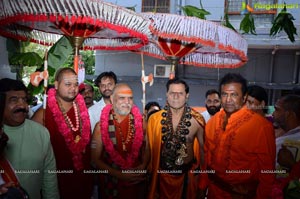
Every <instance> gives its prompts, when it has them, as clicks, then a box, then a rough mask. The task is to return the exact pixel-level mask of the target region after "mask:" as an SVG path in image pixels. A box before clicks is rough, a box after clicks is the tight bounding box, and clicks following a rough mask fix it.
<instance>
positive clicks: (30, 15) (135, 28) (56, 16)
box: [0, 0, 150, 71]
mask: <svg viewBox="0 0 300 199" xmlns="http://www.w3.org/2000/svg"><path fill="white" fill-rule="evenodd" d="M0 8H1V10H2V11H1V13H0V35H2V36H5V37H11V38H15V39H18V40H29V41H32V42H37V43H40V44H46V45H52V44H53V43H55V42H56V41H57V39H59V38H58V37H57V36H61V35H65V36H67V37H68V38H69V40H70V41H71V43H72V45H73V47H74V50H75V56H74V69H75V70H76V71H78V59H79V49H80V48H82V49H88V50H97V49H105V50H133V49H136V48H139V47H142V46H144V45H145V44H147V43H148V36H149V35H150V31H149V28H148V26H149V23H150V21H149V20H148V19H145V18H143V17H142V16H140V15H139V14H137V13H135V12H134V11H132V10H129V9H126V8H124V7H120V6H117V5H114V4H110V3H106V2H103V1H101V0H92V1H87V0H60V1H58V0H55V1H53V0H2V1H0ZM45 33H47V34H46V35H45Z"/></svg>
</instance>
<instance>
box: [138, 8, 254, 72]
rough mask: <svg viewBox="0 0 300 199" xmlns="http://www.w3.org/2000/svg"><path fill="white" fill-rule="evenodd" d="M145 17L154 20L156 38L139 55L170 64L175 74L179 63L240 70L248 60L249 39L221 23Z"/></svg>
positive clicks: (163, 15) (172, 16) (153, 15)
mask: <svg viewBox="0 0 300 199" xmlns="http://www.w3.org/2000/svg"><path fill="white" fill-rule="evenodd" d="M142 14H143V16H144V17H147V18H148V19H150V20H151V21H152V23H151V25H150V30H151V33H152V37H151V39H150V42H149V44H148V45H145V46H143V47H142V48H140V49H138V51H137V52H138V53H143V54H145V55H149V56H152V57H156V58H159V59H162V60H168V61H170V63H171V65H172V68H171V73H174V74H175V68H176V67H177V65H178V64H187V65H194V66H199V67H211V68H236V67H239V66H242V65H243V64H245V63H246V61H247V47H248V45H247V42H246V40H245V39H244V38H243V37H242V36H241V35H240V34H238V33H236V32H235V31H233V30H231V29H228V28H226V27H224V26H222V25H220V24H217V23H215V22H212V21H208V20H202V19H199V18H196V17H188V16H180V15H175V14H166V13H142ZM171 78H173V77H172V74H171Z"/></svg>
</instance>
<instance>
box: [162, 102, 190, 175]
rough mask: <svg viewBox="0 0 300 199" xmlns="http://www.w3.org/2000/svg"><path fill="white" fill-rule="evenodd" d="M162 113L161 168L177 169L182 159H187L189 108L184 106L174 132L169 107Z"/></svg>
mask: <svg viewBox="0 0 300 199" xmlns="http://www.w3.org/2000/svg"><path fill="white" fill-rule="evenodd" d="M164 110H165V111H164V112H163V113H162V117H163V118H162V120H161V124H162V129H161V131H162V155H161V159H162V160H163V161H161V167H162V168H163V169H175V168H179V167H178V166H181V165H182V164H183V162H184V161H183V158H184V157H187V153H186V136H187V135H188V134H189V132H190V131H189V127H190V126H191V122H190V119H191V118H192V115H191V108H190V107H188V106H187V105H185V107H184V112H183V114H182V116H181V119H180V121H179V124H178V126H177V128H176V131H175V132H174V129H173V123H172V112H171V110H170V107H169V105H168V104H167V105H166V106H165V107H164Z"/></svg>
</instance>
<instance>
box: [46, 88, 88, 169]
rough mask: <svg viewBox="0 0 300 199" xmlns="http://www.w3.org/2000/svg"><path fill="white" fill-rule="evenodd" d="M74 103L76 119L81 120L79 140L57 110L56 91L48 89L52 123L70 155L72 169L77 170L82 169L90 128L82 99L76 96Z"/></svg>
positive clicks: (59, 110)
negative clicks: (54, 124) (63, 140)
mask: <svg viewBox="0 0 300 199" xmlns="http://www.w3.org/2000/svg"><path fill="white" fill-rule="evenodd" d="M75 101H76V103H77V104H78V107H79V111H77V112H78V118H79V117H80V119H81V121H80V122H81V124H82V125H80V126H82V127H81V128H79V131H80V133H81V137H80V139H78V137H77V136H76V137H75V139H74V136H73V132H72V131H71V130H72V129H71V128H70V127H69V126H68V124H67V122H66V120H65V119H64V116H63V113H62V111H61V109H60V108H59V105H58V102H57V100H56V91H55V89H50V90H49V91H48V108H49V109H50V111H51V112H52V114H53V118H54V121H55V123H56V125H57V127H58V131H59V132H60V133H61V135H62V136H63V137H64V139H65V142H66V145H67V147H68V149H69V150H70V152H71V154H72V160H73V164H74V168H75V169H77V170H81V169H83V167H84V166H83V161H82V158H83V157H82V156H83V153H84V152H85V148H86V146H87V144H88V143H89V141H90V137H91V126H90V121H89V114H88V110H87V108H86V106H85V103H84V100H83V97H82V96H81V95H77V96H76V98H75Z"/></svg>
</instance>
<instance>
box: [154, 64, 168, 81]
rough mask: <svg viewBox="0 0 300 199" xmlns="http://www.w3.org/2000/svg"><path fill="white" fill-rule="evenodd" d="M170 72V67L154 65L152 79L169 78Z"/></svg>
mask: <svg viewBox="0 0 300 199" xmlns="http://www.w3.org/2000/svg"><path fill="white" fill-rule="evenodd" d="M170 72H171V65H166V64H155V65H154V77H163V78H169V75H170Z"/></svg>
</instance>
